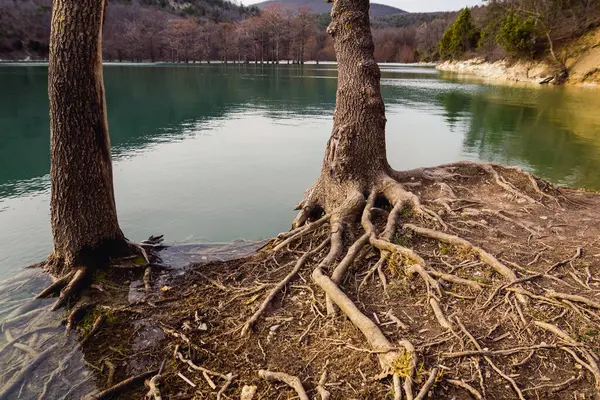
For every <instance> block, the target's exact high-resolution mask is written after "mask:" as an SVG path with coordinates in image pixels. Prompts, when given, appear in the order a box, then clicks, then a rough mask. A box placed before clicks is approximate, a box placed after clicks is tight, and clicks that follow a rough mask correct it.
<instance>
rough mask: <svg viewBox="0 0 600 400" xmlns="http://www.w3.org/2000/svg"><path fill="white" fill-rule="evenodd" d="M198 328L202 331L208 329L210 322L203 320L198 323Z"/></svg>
mask: <svg viewBox="0 0 600 400" xmlns="http://www.w3.org/2000/svg"><path fill="white" fill-rule="evenodd" d="M198 330H200V331H207V330H208V324H207V323H206V322H202V323H201V324H200V325H198Z"/></svg>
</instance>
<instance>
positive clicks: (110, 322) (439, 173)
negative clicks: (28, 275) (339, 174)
mask: <svg viewBox="0 0 600 400" xmlns="http://www.w3.org/2000/svg"><path fill="white" fill-rule="evenodd" d="M395 178H398V179H400V182H401V183H399V182H398V181H395V183H393V182H390V185H387V186H381V188H383V189H382V190H377V191H372V192H371V193H366V195H367V196H366V197H367V198H366V199H363V201H362V202H359V203H361V205H360V207H352V208H348V210H350V209H352V210H353V212H349V213H343V215H344V216H343V218H339V217H335V216H334V215H318V214H315V213H314V212H312V211H314V209H313V210H312V211H311V213H308V215H307V216H306V217H307V218H305V217H301V218H300V219H299V220H297V221H300V222H301V223H299V224H298V225H299V226H298V227H297V228H296V229H294V230H292V231H290V232H287V233H284V234H281V235H279V237H278V238H275V239H273V240H271V241H270V242H269V243H267V245H266V246H265V247H264V248H263V249H261V250H260V251H259V252H258V253H256V254H254V255H252V256H250V257H247V258H244V259H238V260H233V261H226V262H211V263H206V264H198V265H192V266H190V267H189V268H188V269H186V270H185V273H177V274H173V273H166V274H164V275H162V276H161V277H156V278H157V279H155V280H153V281H151V283H150V286H151V287H150V289H156V290H152V291H151V294H149V295H148V296H145V297H143V298H139V299H133V300H132V299H131V298H129V302H127V301H126V299H125V296H124V295H123V293H124V292H123V287H122V286H121V287H120V288H119V285H117V284H114V283H110V280H108V281H107V282H105V283H102V284H101V289H102V290H103V291H104V292H103V293H104V296H103V299H111V302H110V304H109V303H105V301H104V300H103V304H101V305H98V304H96V305H95V306H94V307H93V309H92V311H91V312H90V311H88V314H87V315H86V314H85V313H84V314H83V315H86V316H85V317H84V319H83V320H80V322H79V328H78V329H79V330H80V332H81V335H82V338H83V339H82V340H83V341H84V343H83V344H82V348H83V352H84V353H85V358H86V362H88V363H89V364H91V365H93V366H94V367H95V368H94V369H92V371H93V372H92V373H93V380H94V381H95V382H96V386H97V387H98V389H99V392H100V390H103V389H106V388H108V387H112V386H114V385H115V383H117V382H120V381H124V380H126V379H129V378H132V382H134V381H135V379H133V378H139V377H140V376H143V377H142V378H140V379H138V380H137V385H136V383H135V382H134V383H132V385H133V386H127V387H125V388H123V390H124V391H125V392H123V394H121V397H120V398H140V397H141V396H143V395H144V394H146V393H149V395H150V396H151V397H153V398H158V397H156V396H159V397H160V396H162V398H164V399H167V398H169V399H171V398H193V397H194V396H196V398H214V396H215V395H216V396H217V398H221V399H224V398H227V397H228V398H240V395H241V393H242V392H244V393H246V395H247V396H250V394H248V393H252V392H253V391H255V392H256V394H255V395H254V399H258V398H277V397H278V396H282V395H283V396H285V395H288V396H292V395H296V396H300V398H307V397H308V398H315V397H317V398H321V399H326V398H330V399H385V398H389V399H398V398H409V399H423V398H426V397H427V394H428V393H432V395H433V398H452V397H456V398H457V399H468V398H484V399H512V398H520V399H527V398H537V397H539V398H544V399H562V398H564V396H565V394H566V393H575V394H576V396H578V398H582V399H583V398H585V399H595V398H597V397H595V396H598V395H597V393H598V388H599V387H600V386H599V385H600V371H599V370H598V362H599V359H598V355H597V354H596V352H597V351H598V350H597V349H598V348H600V314H599V310H600V299H599V298H598V293H599V292H600V266H599V264H598V257H600V243H599V241H598V237H600V226H598V224H597V223H596V221H597V215H598V214H599V213H600V195H598V194H596V193H588V192H583V191H577V190H572V189H564V188H560V189H559V188H555V187H553V186H552V185H550V184H549V183H547V182H544V181H541V180H539V179H536V178H534V177H533V176H531V175H529V174H527V173H524V172H522V171H520V170H518V169H516V168H511V167H503V166H499V165H491V164H475V163H460V164H454V165H449V166H444V167H438V168H433V169H425V170H416V171H408V172H406V173H400V174H398V175H397V176H395ZM392 183H393V184H392ZM394 193H395V194H396V195H398V197H394V196H392V194H394ZM400 194H401V196H400ZM338 215H339V214H338ZM332 216H333V217H334V218H331V217H332ZM302 219H304V220H305V221H302ZM139 279H141V278H139ZM159 289H160V290H159ZM92 290H93V291H95V290H98V287H95V288H93V289H92ZM125 293H127V291H125ZM325 293H326V294H327V296H325ZM129 297H131V296H130V295H129ZM75 311H76V310H71V314H73V313H75ZM102 315H104V317H102ZM68 319H69V318H68V317H67V318H66V320H67V323H68ZM98 321H99V322H98ZM13 327H14V328H13ZM20 327H21V326H20V325H19V324H18V323H11V329H13V332H12V335H13V336H14V337H17V336H18V335H21V334H23V333H26V332H27V331H28V330H31V329H33V328H32V327H27V326H25V327H24V328H23V329H22V330H21V331H17V330H15V329H17V328H20ZM49 334H51V332H44V333H39V335H40V336H44V335H49ZM39 342H42V340H41V338H40V339H38V343H39ZM11 346H13V345H12V344H11ZM31 347H33V348H34V349H35V346H34V345H32V346H31ZM38 351H41V350H38ZM53 351H57V350H56V349H53ZM18 352H21V353H19V354H21V356H24V355H23V351H22V350H19V349H17V348H11V349H8V348H6V347H4V348H2V350H0V357H1V358H2V360H3V361H4V359H5V357H9V356H10V357H15V355H14V354H15V353H18ZM46 356H48V357H47V358H46V359H45V360H43V363H46V364H48V366H53V367H54V368H55V366H56V365H57V363H59V361H60V360H61V359H64V357H65V356H64V354H62V353H61V357H59V356H58V355H56V356H54V355H52V354H47V355H46ZM163 362H164V366H163V368H162V371H161V372H160V374H159V375H160V377H156V375H158V373H157V372H156V370H159V369H161V368H160V367H161V364H163ZM40 363H42V361H40ZM59 364H60V363H59ZM61 365H62V364H61ZM110 365H112V367H109V366H110ZM65 370H67V371H68V368H63V374H67V373H66V372H64V371H65ZM259 371H261V372H260V373H259ZM17 373H18V372H16V373H15V374H14V375H12V376H6V377H5V380H4V382H5V387H6V385H7V384H8V383H10V382H11V381H14V380H15V375H16V374H17ZM145 373H154V374H153V375H152V376H154V377H155V379H152V380H151V379H150V378H152V376H150V375H148V374H147V375H143V374H145ZM77 374H80V375H81V376H78V375H77ZM84 374H89V373H88V372H86V371H84V370H82V371H80V372H77V371H70V373H69V374H68V375H65V376H67V378H68V379H69V380H71V381H73V382H76V381H75V380H77V379H81V380H83V379H84V378H85V379H89V378H90V376H88V375H85V376H84ZM7 375H8V374H7ZM58 375H60V373H59V374H58ZM144 377H146V378H147V381H146V386H147V387H146V388H144V387H143V385H142V381H143V379H144ZM58 378H59V377H58V376H54V377H53V379H52V382H53V383H55V385H54V386H53V385H50V384H48V385H47V386H48V387H47V388H46V392H45V394H46V395H47V396H48V397H49V398H60V397H61V394H64V385H63V382H62V381H61V379H58ZM295 378H297V379H295ZM272 380H278V381H282V382H284V383H285V384H286V385H283V386H282V385H277V384H274V383H273V382H272ZM7 382H8V383H7ZM44 382H48V378H46V379H45V380H42V385H43V383H44ZM21 384H22V382H21ZM39 385H40V383H39V382H28V381H27V382H26V384H25V388H24V390H25V393H31V392H34V391H35V390H34V389H35V388H36V387H37V386H39ZM61 385H63V386H61ZM13 386H14V384H13ZM17 386H18V385H17ZM17 386H14V387H17ZM244 386H247V387H246V388H244ZM251 386H256V390H255V389H254V388H252V387H251ZM3 389H5V388H3ZM3 389H0V393H2V391H1V390H3ZM17 390H18V389H17ZM127 390H130V391H129V392H127ZM37 392H38V393H39V388H38V391H37ZM211 393H212V394H211ZM226 396H227V397H226ZM306 396H307V397H306ZM328 396H329V397H328ZM0 397H1V396H0ZM242 398H252V397H242Z"/></svg>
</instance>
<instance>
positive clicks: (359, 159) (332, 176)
mask: <svg viewBox="0 0 600 400" xmlns="http://www.w3.org/2000/svg"><path fill="white" fill-rule="evenodd" d="M327 31H328V33H329V34H330V35H331V36H332V37H333V40H334V47H335V52H336V55H337V61H338V64H337V65H338V88H337V94H336V107H335V111H334V115H333V131H332V133H331V137H330V139H329V141H328V142H327V148H326V150H325V157H324V158H323V164H322V168H321V175H320V177H319V179H318V180H317V182H316V183H315V184H314V185H313V186H312V187H311V188H309V190H308V191H307V192H306V195H305V200H304V201H303V203H302V204H303V208H305V210H306V213H305V215H303V216H301V217H300V220H299V221H296V223H302V222H303V219H304V218H305V217H306V214H307V213H309V212H310V211H309V209H311V208H314V207H315V206H317V205H318V207H317V208H323V209H325V210H326V211H328V212H332V211H333V210H335V209H337V208H338V207H339V206H340V205H341V204H342V203H343V202H344V201H345V200H346V199H347V196H348V195H349V193H354V194H356V193H362V194H364V193H368V192H369V191H370V190H371V188H372V187H373V185H376V184H377V182H380V181H381V180H382V179H384V176H385V175H386V174H388V173H390V171H391V169H390V167H389V164H388V162H387V157H386V148H385V125H386V118H385V107H384V104H383V99H382V98H381V91H380V87H379V79H380V76H381V73H380V71H379V66H378V65H377V63H376V62H375V58H374V56H373V52H374V45H373V39H372V37H371V29H370V23H369V0H335V1H334V4H333V8H332V10H331V24H330V25H329V27H328V28H327ZM302 52H303V49H302V43H301V48H300V62H302V61H303V59H302ZM296 223H295V225H296Z"/></svg>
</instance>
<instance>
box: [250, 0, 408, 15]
mask: <svg viewBox="0 0 600 400" xmlns="http://www.w3.org/2000/svg"><path fill="white" fill-rule="evenodd" d="M274 3H279V4H281V6H282V7H283V8H284V9H286V10H290V11H292V12H294V13H296V12H298V9H299V8H300V7H308V8H310V9H311V11H312V12H313V13H315V14H326V13H329V12H330V11H331V3H325V0H268V1H263V2H262V3H257V4H255V6H257V7H258V8H259V9H261V10H262V9H264V8H265V7H267V6H268V5H270V4H274ZM394 14H406V11H404V10H401V9H399V8H396V7H392V6H387V5H385V4H378V3H371V17H382V16H387V15H394Z"/></svg>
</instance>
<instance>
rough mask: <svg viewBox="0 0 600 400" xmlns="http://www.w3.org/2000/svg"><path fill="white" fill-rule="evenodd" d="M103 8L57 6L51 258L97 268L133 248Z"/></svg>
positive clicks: (88, 2) (52, 65) (94, 1)
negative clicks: (113, 130)
mask: <svg viewBox="0 0 600 400" xmlns="http://www.w3.org/2000/svg"><path fill="white" fill-rule="evenodd" d="M104 10H105V0H61V1H57V2H54V6H53V8H52V32H51V37H50V59H49V78H48V79H49V81H48V92H49V97H50V133H51V135H50V136H51V139H50V142H51V147H50V156H51V169H50V179H51V185H52V197H51V204H50V208H51V222H52V235H53V240H54V253H53V256H52V257H51V259H54V261H57V263H55V265H57V264H60V265H63V266H64V267H65V268H67V269H68V268H71V267H74V266H78V265H86V266H90V265H92V266H93V265H96V263H98V262H101V261H105V260H107V259H108V258H109V257H113V256H115V255H119V254H122V253H124V252H126V250H127V243H126V241H125V238H124V236H123V233H122V232H121V229H120V228H119V224H118V221H117V210H116V206H115V198H114V192H113V177H112V165H111V156H110V141H109V136H108V124H107V119H106V103H105V98H104V82H103V76H102V44H101V38H102V23H103V19H104ZM61 269H62V267H60V268H59V270H58V271H55V272H64V271H62V270H61Z"/></svg>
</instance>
